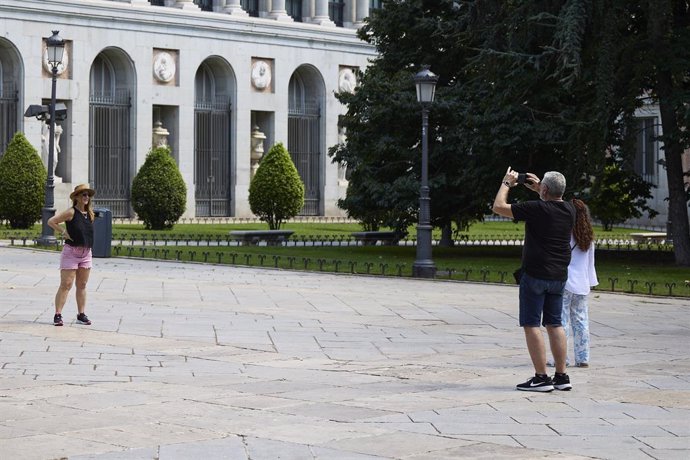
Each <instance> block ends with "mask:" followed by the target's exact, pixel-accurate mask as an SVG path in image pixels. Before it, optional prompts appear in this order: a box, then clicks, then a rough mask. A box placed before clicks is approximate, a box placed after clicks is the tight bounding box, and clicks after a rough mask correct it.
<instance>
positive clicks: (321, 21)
mask: <svg viewBox="0 0 690 460" xmlns="http://www.w3.org/2000/svg"><path fill="white" fill-rule="evenodd" d="M367 1H368V0H367ZM315 3H316V4H315V5H314V17H313V18H312V22H313V23H314V24H318V25H320V26H328V27H335V22H333V21H331V18H330V17H329V16H328V0H315Z"/></svg>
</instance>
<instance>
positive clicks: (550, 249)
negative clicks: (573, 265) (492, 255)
mask: <svg viewBox="0 0 690 460" xmlns="http://www.w3.org/2000/svg"><path fill="white" fill-rule="evenodd" d="M518 183H523V184H524V185H525V187H527V188H528V189H530V190H532V191H534V192H537V193H539V198H540V200H532V201H525V202H523V203H518V204H509V203H508V192H509V191H510V189H511V188H512V187H515V186H516V185H518ZM564 192H565V177H563V174H561V173H559V172H556V171H549V172H547V173H545V174H544V177H543V179H541V180H540V179H539V178H538V177H537V176H536V175H535V174H532V173H526V174H524V175H521V174H518V172H517V171H513V170H512V169H511V168H510V167H509V168H508V170H507V171H506V174H505V176H503V183H502V184H501V187H500V188H499V190H498V193H496V198H495V200H494V205H493V212H494V213H496V214H498V215H499V216H503V217H509V218H511V219H515V220H517V221H524V222H525V245H524V247H523V249H522V271H523V274H522V277H521V279H520V326H521V327H522V328H523V329H524V331H525V339H526V341H527V350H528V351H529V355H530V358H531V359H532V364H533V365H534V371H535V374H534V377H532V378H531V379H529V380H528V381H526V382H524V383H520V384H518V385H517V389H518V390H523V391H540V392H547V391H553V390H554V388H555V389H557V390H570V389H571V388H572V385H571V384H570V377H568V374H567V373H566V369H565V367H566V353H567V345H566V338H565V332H564V330H563V326H562V325H561V310H562V308H563V288H564V287H565V282H566V280H567V279H568V264H569V263H570V251H571V249H570V235H571V233H572V231H573V226H574V224H575V208H574V207H573V205H572V204H571V203H568V202H565V201H563V193H564ZM540 325H543V326H544V327H546V331H547V332H548V335H549V345H550V346H551V353H552V354H553V357H554V361H555V364H556V373H555V375H554V377H553V379H552V378H551V377H549V376H548V375H547V373H546V348H545V344H544V337H543V335H542V332H541V329H540Z"/></svg>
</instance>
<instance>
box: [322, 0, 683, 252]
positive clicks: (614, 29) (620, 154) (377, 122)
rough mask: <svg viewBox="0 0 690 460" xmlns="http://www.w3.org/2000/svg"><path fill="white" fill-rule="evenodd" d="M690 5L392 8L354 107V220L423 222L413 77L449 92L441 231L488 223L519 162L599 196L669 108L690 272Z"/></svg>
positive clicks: (348, 121)
mask: <svg viewBox="0 0 690 460" xmlns="http://www.w3.org/2000/svg"><path fill="white" fill-rule="evenodd" d="M689 10H690V6H689V2H688V1H680V0H662V1H660V2H659V1H655V2H652V1H648V2H629V1H626V0H602V1H597V2H592V1H591V0H562V1H555V2H554V1H543V0H542V1H524V2H506V1H502V0H484V1H474V2H458V1H452V0H408V1H399V0H390V1H384V8H383V9H382V10H380V11H378V12H374V13H373V14H372V16H371V17H370V18H369V20H368V23H367V24H366V25H365V26H364V27H363V28H362V29H360V32H359V33H360V37H361V38H362V39H364V40H366V41H368V42H369V43H372V44H373V45H375V46H376V47H377V49H378V51H379V52H380V55H379V57H378V58H377V59H375V60H374V61H373V62H372V65H371V66H370V67H369V68H367V71H366V73H365V74H364V75H362V76H361V85H360V86H359V88H358V91H357V93H356V94H354V95H349V94H348V95H340V98H341V101H342V102H344V103H346V104H347V105H348V113H347V116H346V117H345V121H344V123H345V127H346V129H347V132H348V141H347V143H346V144H344V145H340V146H337V147H335V148H333V149H332V150H331V154H332V155H333V157H334V161H340V162H342V163H345V164H347V166H348V170H349V171H350V174H351V182H350V185H349V188H348V196H347V198H346V199H345V200H343V201H342V203H341V205H342V206H343V207H345V209H347V210H348V211H349V212H351V215H353V216H354V217H358V218H360V217H359V216H357V215H356V214H358V213H359V214H362V213H365V212H368V213H369V217H371V218H373V219H380V218H381V216H384V217H385V219H386V220H387V221H386V222H385V223H387V224H389V225H390V224H391V222H396V221H397V222H400V224H399V226H401V227H403V226H404V224H406V223H409V222H412V221H414V220H415V219H416V212H417V207H418V204H417V190H418V172H419V170H420V168H419V160H420V155H419V151H420V149H419V141H420V130H419V129H418V128H417V127H418V126H420V122H419V118H418V117H419V112H420V110H419V107H418V105H417V104H416V101H415V96H414V84H413V81H412V79H411V76H412V75H413V74H414V73H415V72H416V71H417V70H419V68H420V65H421V64H429V65H431V70H432V71H433V72H435V73H436V74H438V75H439V76H440V77H441V79H440V81H439V85H438V90H437V98H436V102H435V103H434V104H433V106H432V108H431V115H430V131H429V132H430V168H429V173H430V186H431V198H432V223H433V224H434V225H436V226H441V227H442V226H444V225H447V223H448V222H450V221H453V222H456V223H458V224H459V225H460V226H462V225H463V224H464V223H467V222H470V221H472V220H475V219H481V217H482V216H483V214H485V213H486V212H488V209H489V203H490V202H491V200H492V198H493V196H494V194H495V190H496V182H497V181H498V179H497V178H500V176H501V175H502V174H503V171H504V170H505V167H507V166H508V165H510V166H512V167H513V168H514V169H518V170H520V171H525V170H529V171H531V172H534V173H536V174H539V175H541V174H543V173H544V172H545V171H547V170H553V169H555V170H560V171H562V172H563V173H564V174H565V175H566V177H567V178H568V182H569V190H571V191H572V190H578V189H583V188H585V187H587V186H589V185H590V183H589V179H588V178H589V177H592V176H594V177H597V176H598V175H600V174H601V172H602V171H603V169H604V167H605V165H606V154H607V153H610V152H615V155H616V157H617V158H621V159H622V160H623V167H624V168H626V167H627V170H628V171H629V172H630V174H634V171H633V170H632V168H631V167H630V165H631V164H632V158H633V156H634V146H635V144H634V137H635V135H636V133H635V132H634V124H633V115H634V112H635V110H636V109H637V108H639V107H640V106H641V104H642V103H643V99H642V98H643V97H648V98H651V99H652V100H654V101H658V103H659V106H660V110H661V119H662V124H663V132H664V136H663V138H662V139H661V140H663V141H664V143H665V154H666V165H665V166H666V172H667V176H668V183H669V195H670V196H669V216H670V218H671V220H672V222H673V226H672V228H673V240H674V247H675V251H676V261H677V262H678V263H680V264H684V265H690V232H689V231H688V219H687V198H688V197H687V194H686V190H685V187H684V184H683V170H682V165H681V155H682V152H683V150H684V149H685V148H688V145H689V143H690V140H689V135H688V129H687V128H688V124H689V123H690V110H689V109H688V100H689V99H690V98H689V97H688V91H689V88H690V73H689V72H690V66H688V62H689V61H690V60H689V59H688V57H690V56H688V54H689V53H690V46H688V45H690V27H688V17H689V15H690V13H689Z"/></svg>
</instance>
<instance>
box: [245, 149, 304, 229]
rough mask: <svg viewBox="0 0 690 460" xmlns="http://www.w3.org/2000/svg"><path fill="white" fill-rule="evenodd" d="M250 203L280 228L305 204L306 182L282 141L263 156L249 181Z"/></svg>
mask: <svg viewBox="0 0 690 460" xmlns="http://www.w3.org/2000/svg"><path fill="white" fill-rule="evenodd" d="M249 206H250V208H251V210H252V212H253V213H254V214H256V215H257V216H259V218H260V219H261V220H263V221H265V222H267V223H268V228H269V229H271V230H280V226H281V225H282V224H283V222H285V221H286V220H287V219H290V218H292V217H295V216H296V215H297V214H298V213H299V212H300V210H301V209H302V206H304V184H303V183H302V179H300V177H299V173H298V172H297V168H295V165H294V163H293V162H292V159H291V158H290V154H289V153H288V151H287V149H286V148H285V146H284V145H283V144H282V143H281V142H279V143H277V144H275V145H274V146H273V147H271V149H270V150H269V151H268V153H267V154H266V155H265V156H264V157H263V159H262V160H261V163H259V168H258V169H257V170H256V174H254V177H253V178H252V181H251V183H250V184H249Z"/></svg>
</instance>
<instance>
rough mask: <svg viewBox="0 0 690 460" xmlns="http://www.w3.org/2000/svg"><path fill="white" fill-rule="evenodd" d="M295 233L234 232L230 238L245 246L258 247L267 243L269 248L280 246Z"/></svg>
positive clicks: (282, 231)
mask: <svg viewBox="0 0 690 460" xmlns="http://www.w3.org/2000/svg"><path fill="white" fill-rule="evenodd" d="M293 233H295V232H294V231H293V230H234V231H232V232H230V238H232V239H233V240H236V241H239V242H240V243H241V244H242V245H243V246H250V245H251V246H256V245H258V244H259V243H262V242H265V243H266V245H267V246H280V245H282V244H283V243H284V242H286V241H287V240H288V239H290V235H292V234H293Z"/></svg>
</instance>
